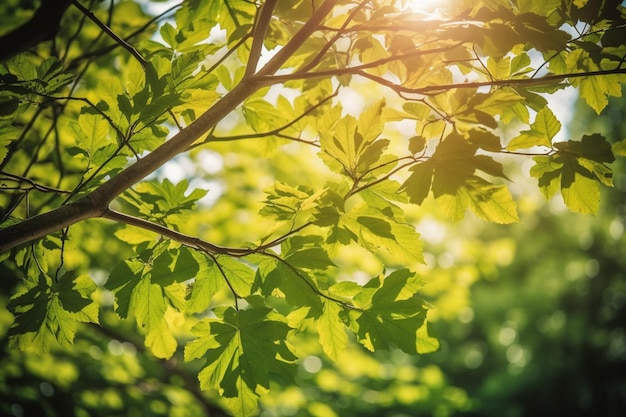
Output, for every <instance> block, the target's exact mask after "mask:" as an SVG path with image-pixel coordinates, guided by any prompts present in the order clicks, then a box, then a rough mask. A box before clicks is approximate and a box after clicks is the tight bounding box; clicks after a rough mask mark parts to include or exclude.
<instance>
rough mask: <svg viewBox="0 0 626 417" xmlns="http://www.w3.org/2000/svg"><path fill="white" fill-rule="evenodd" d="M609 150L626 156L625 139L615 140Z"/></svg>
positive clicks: (617, 154)
mask: <svg viewBox="0 0 626 417" xmlns="http://www.w3.org/2000/svg"><path fill="white" fill-rule="evenodd" d="M611 150H612V151H613V154H614V155H615V156H626V139H622V140H620V141H619V142H615V143H614V144H613V145H612V146H611Z"/></svg>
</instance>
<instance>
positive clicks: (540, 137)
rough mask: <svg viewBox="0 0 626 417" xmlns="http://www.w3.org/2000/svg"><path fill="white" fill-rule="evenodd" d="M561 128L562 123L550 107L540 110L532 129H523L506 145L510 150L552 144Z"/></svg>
mask: <svg viewBox="0 0 626 417" xmlns="http://www.w3.org/2000/svg"><path fill="white" fill-rule="evenodd" d="M560 130H561V123H560V122H559V121H558V120H557V118H556V117H555V116H554V114H553V113H552V111H551V110H550V109H549V108H548V107H544V108H543V109H541V110H539V112H538V113H537V116H536V117H535V121H534V122H533V124H532V125H530V130H524V131H522V132H521V133H520V134H519V136H516V137H515V138H513V139H511V142H509V144H508V146H507V147H506V148H507V149H508V150H509V151H514V150H517V149H527V148H531V147H533V146H546V147H551V146H552V138H554V136H555V135H556V134H557V133H559V131H560Z"/></svg>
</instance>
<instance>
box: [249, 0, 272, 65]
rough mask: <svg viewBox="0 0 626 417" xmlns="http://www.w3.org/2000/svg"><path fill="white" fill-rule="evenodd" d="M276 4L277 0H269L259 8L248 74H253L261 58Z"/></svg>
mask: <svg viewBox="0 0 626 417" xmlns="http://www.w3.org/2000/svg"><path fill="white" fill-rule="evenodd" d="M275 6H276V0H267V1H266V2H265V3H264V4H263V5H262V6H261V9H260V10H259V13H258V14H257V19H256V24H255V25H254V29H253V35H252V48H250V56H249V57H248V63H247V65H246V72H245V74H246V75H252V74H254V73H255V72H256V67H257V65H258V63H259V59H260V58H261V53H262V52H263V41H264V40H265V34H266V33H267V28H268V27H269V25H270V21H271V20H272V14H273V11H274V7H275Z"/></svg>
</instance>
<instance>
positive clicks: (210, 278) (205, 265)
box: [186, 254, 226, 313]
mask: <svg viewBox="0 0 626 417" xmlns="http://www.w3.org/2000/svg"><path fill="white" fill-rule="evenodd" d="M193 256H194V258H196V262H198V265H199V270H198V273H197V274H196V277H195V280H194V282H193V285H192V287H191V291H190V292H189V293H188V296H187V299H188V301H187V303H186V311H187V312H188V313H200V312H203V311H205V310H206V309H208V308H209V306H210V305H211V301H212V300H213V297H214V296H215V295H216V294H217V293H218V292H219V291H220V290H221V289H222V288H224V286H225V285H226V282H225V281H224V277H223V276H222V274H221V271H220V269H219V268H218V266H217V264H216V263H215V262H212V261H211V262H208V261H207V260H206V259H198V258H197V256H196V254H193Z"/></svg>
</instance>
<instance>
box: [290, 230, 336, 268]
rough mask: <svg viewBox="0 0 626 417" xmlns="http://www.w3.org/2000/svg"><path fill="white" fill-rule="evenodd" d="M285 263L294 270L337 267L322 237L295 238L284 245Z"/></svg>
mask: <svg viewBox="0 0 626 417" xmlns="http://www.w3.org/2000/svg"><path fill="white" fill-rule="evenodd" d="M281 253H283V254H284V259H285V262H287V263H288V264H289V265H291V266H292V267H294V268H298V269H299V268H304V269H322V270H323V269H328V268H330V267H331V266H335V264H334V263H333V261H332V260H331V259H330V258H329V256H328V253H327V252H326V251H325V250H324V241H323V239H322V237H321V236H293V237H291V238H289V239H287V240H285V241H284V242H283V243H282V248H281Z"/></svg>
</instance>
